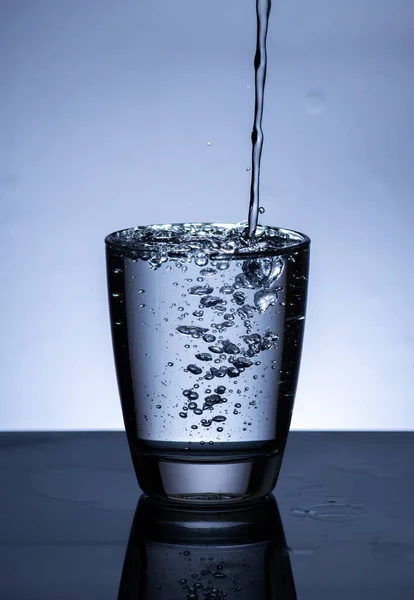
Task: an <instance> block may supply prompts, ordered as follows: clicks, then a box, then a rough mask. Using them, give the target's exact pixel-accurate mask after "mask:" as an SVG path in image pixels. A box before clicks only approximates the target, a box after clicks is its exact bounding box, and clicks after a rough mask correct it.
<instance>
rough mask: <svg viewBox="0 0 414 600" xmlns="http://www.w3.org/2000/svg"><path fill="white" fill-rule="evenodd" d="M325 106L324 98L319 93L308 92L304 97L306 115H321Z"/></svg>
mask: <svg viewBox="0 0 414 600" xmlns="http://www.w3.org/2000/svg"><path fill="white" fill-rule="evenodd" d="M324 105H325V97H324V96H323V94H321V93H319V92H309V93H308V94H307V96H306V103H305V108H306V112H307V113H308V115H312V116H316V115H319V114H321V112H322V111H323V109H324Z"/></svg>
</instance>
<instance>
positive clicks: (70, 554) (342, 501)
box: [0, 432, 414, 600]
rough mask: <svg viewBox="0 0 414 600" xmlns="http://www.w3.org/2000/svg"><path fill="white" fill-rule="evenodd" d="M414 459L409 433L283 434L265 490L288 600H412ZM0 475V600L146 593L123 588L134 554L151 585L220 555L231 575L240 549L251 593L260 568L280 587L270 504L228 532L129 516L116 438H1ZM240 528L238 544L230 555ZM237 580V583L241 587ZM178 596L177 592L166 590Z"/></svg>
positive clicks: (128, 490)
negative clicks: (292, 596)
mask: <svg viewBox="0 0 414 600" xmlns="http://www.w3.org/2000/svg"><path fill="white" fill-rule="evenodd" d="M413 455H414V434H412V433H305V432H292V433H291V434H290V436H289V440H288V445H287V449H286V455H285V459H284V463H283V466H282V470H281V474H280V478H279V481H278V484H277V487H276V490H275V496H276V498H277V504H278V507H279V510H280V515H281V521H282V523H283V528H284V532H285V537H286V541H287V545H288V547H289V552H288V556H289V558H290V563H291V568H292V572H293V579H294V585H295V588H296V594H297V598H298V600H314V599H316V600H332V598H335V600H349V598H352V600H365V599H367V600H369V599H372V598H373V599H375V600H389V599H390V598H392V599H394V598H395V600H412V599H413V598H414V510H413V506H414V477H413V466H412V460H413V459H412V457H413ZM0 481H1V494H0V598H1V600H3V599H5V600H95V599H96V600H116V599H117V597H118V594H119V592H120V590H121V592H122V593H123V594H127V595H126V597H127V598H128V597H131V598H136V599H139V600H146V597H145V595H144V596H143V595H142V593H144V592H142V593H141V595H140V594H139V593H138V592H137V594H138V595H137V594H136V595H135V596H134V595H133V594H134V593H135V591H136V590H137V589H138V588H137V586H139V585H141V583H140V577H141V581H142V574H143V568H144V565H143V563H142V562H141V563H140V562H139V561H140V560H141V558H140V557H141V556H145V552H146V554H147V556H150V554H151V552H152V554H151V561H149V560H147V565H146V567H145V568H146V570H147V573H148V574H149V575H150V574H151V573H153V582H154V583H155V581H156V574H157V572H158V571H159V575H160V578H159V581H161V583H156V584H155V587H156V586H157V585H162V583H163V582H164V584H167V583H168V581H169V577H170V576H171V579H172V584H171V585H175V579H176V578H177V577H180V578H181V574H182V573H183V575H182V578H187V579H188V574H190V578H191V575H192V574H198V576H199V575H201V571H200V566H201V562H204V561H201V558H202V557H204V558H205V559H207V560H208V558H209V557H210V556H212V557H213V561H210V562H212V563H213V566H214V568H215V569H217V567H218V566H219V565H220V564H221V562H220V561H222V560H223V559H224V562H223V568H224V570H225V571H226V572H227V571H228V572H229V573H230V572H232V569H233V566H234V565H235V564H240V560H239V558H240V557H241V562H243V560H242V559H243V556H244V557H245V558H247V556H249V557H251V558H250V560H251V563H247V564H252V565H253V566H254V571H255V573H256V575H255V576H254V577H252V579H255V580H256V587H255V589H254V591H253V592H252V593H251V595H250V596H246V597H249V598H251V599H252V600H258V599H259V598H260V594H262V597H265V598H266V595H265V596H263V594H266V593H267V590H266V587H265V586H266V581H269V579H268V575H269V574H270V575H274V582H276V584H278V582H289V581H290V582H291V581H292V580H291V579H290V576H289V568H288V562H287V561H285V560H284V558H283V557H284V554H283V550H282V549H283V546H284V543H285V542H284V539H283V530H282V528H281V525H280V522H279V521H278V518H277V510H276V512H275V506H273V508H272V507H270V508H269V507H268V508H266V507H263V506H262V507H261V508H260V507H256V509H257V511H258V512H256V514H255V515H254V514H253V513H251V514H250V515H248V514H245V515H244V517H243V519H240V520H239V521H238V523H242V525H240V526H239V525H234V523H233V525H232V524H231V523H232V521H231V519H232V518H233V517H231V516H229V515H227V517H226V518H225V519H223V518H222V517H220V519H218V518H217V514H214V513H212V514H211V516H210V517H209V518H211V519H212V521H210V523H209V524H208V523H207V525H208V527H205V526H204V525H203V527H202V528H201V529H202V530H203V533H202V534H201V533H200V524H199V518H198V517H197V518H196V519H195V522H194V521H193V525H192V526H190V525H191V518H190V517H189V515H188V514H185V513H184V514H183V516H182V519H181V521H180V520H179V519H177V513H176V512H175V511H174V513H169V514H168V511H167V512H165V511H164V512H163V511H161V512H160V511H158V512H155V513H154V512H152V509H151V510H149V508H148V507H143V510H142V511H138V512H137V514H136V520H135V521H134V514H135V511H136V508H137V502H138V499H139V497H140V495H141V491H140V490H139V489H138V487H137V483H136V478H135V475H134V472H133V469H132V466H131V459H130V455H129V449H128V444H127V441H126V438H125V434H124V433H117V432H107V433H104V432H96V433H90V432H89V433H88V432H82V433H81V432H79V433H20V434H19V433H10V434H8V433H3V434H0ZM256 509H255V510H256ZM266 511H270V512H266ZM266 515H267V516H266ZM272 515H273V516H272ZM233 516H234V515H233ZM226 519H227V520H226ZM229 519H230V520H229ZM265 522H267V523H273V529H272V527H270V526H269V528H268V529H267V528H266V526H265ZM140 523H141V524H140ZM180 523H181V524H180ZM204 523H205V521H204ZM213 523H216V525H215V526H214V527H212V524H213ZM217 523H218V524H219V526H217ZM132 524H134V525H133V528H132V529H131V526H132ZM220 524H221V525H222V526H220ZM177 527H178V529H177ZM240 528H241V529H240ZM209 529H210V530H212V529H214V535H215V536H216V539H215V542H214V543H212V542H213V539H211V535H210V533H211V531H210V533H209ZM184 532H187V533H186V535H189V536H190V537H191V536H192V535H193V538H192V539H189V538H185V537H184ZM220 532H221V533H223V534H224V535H223V536H222V535H221V533H220ZM242 532H244V533H243V535H244V534H245V535H246V540H247V542H248V544H249V546H248V548H247V549H246V551H245V552H244V554H243V552H240V553H239V554H237V552H236V550H238V549H239V550H240V549H241V546H242V545H240V544H239V542H240V538H238V537H237V536H239V535H241V533H242ZM130 534H131V535H130ZM178 534H179V535H178ZM253 535H255V536H257V537H256V538H255V541H253V540H252V537H251V536H253ZM194 536H195V538H196V540H194ZM209 536H210V539H208V538H209ZM249 536H250V537H249ZM235 538H236V539H235ZM128 540H130V544H129V549H128V553H127V547H128ZM174 540H175V541H174ZM226 540H227V542H228V544H227V546H228V547H229V552H230V550H231V548H233V550H234V552H233V554H232V555H229V554H226V551H225V550H224V548H225V547H226V544H225V542H226ZM260 544H263V547H264V546H265V547H266V548H271V551H269V552H268V556H265V554H266V553H265V552H263V550H262V549H259V548H260ZM168 545H172V546H173V547H174V549H173V551H172V553H171V554H170V555H169V556H167V555H165V552H168V551H169V550H168V548H167V546H168ZM184 546H185V547H186V548H187V550H185V549H184ZM139 548H141V549H139ZM143 548H144V550H145V548H146V550H145V552H142V549H143ZM149 548H151V549H150V551H149V553H150V554H148V549H149ZM201 549H202V551H203V554H201ZM235 549H236V550H235ZM181 551H183V554H182V555H180V554H179V552H181ZM185 551H190V553H191V554H190V555H189V556H187V557H186V560H187V562H186V561H185V560H184V552H185ZM204 552H205V555H204ZM190 558H191V562H190V560H189V559H190ZM125 559H127V560H126V561H125ZM169 561H170V562H169ZM226 561H227V562H226ZM237 561H239V563H237ZM124 562H125V569H124ZM168 565H169V566H168ZM253 566H252V570H253ZM169 568H172V571H169V570H168V569H169ZM190 568H192V569H193V570H192V571H191V570H190ZM240 568H241V567H240ZM163 569H164V571H163ZM165 569H167V570H165ZM214 572H219V571H217V570H215V571H214ZM122 573H123V576H122V582H121V575H122ZM242 574H243V573H242ZM186 575H187V576H186ZM235 578H236V577H235ZM192 579H195V581H196V582H197V579H196V578H192ZM214 580H217V581H220V578H214ZM212 581H213V579H212ZM202 582H203V581H202ZM207 582H208V580H207ZM226 583H227V582H226ZM208 585H210V584H208ZM249 585H253V584H249V580H247V584H246V583H245V580H243V586H242V587H243V590H245V589H248V586H249ZM134 586H135V587H134ZM245 586H247V588H246V587H245ZM216 587H217V589H219V585H216ZM166 589H168V587H167V588H166ZM277 589H278V588H276V590H277ZM288 589H290V588H288ZM157 591H159V590H157ZM221 591H223V590H221ZM188 593H189V592H188V591H187V590H186V589H185V588H181V586H180V588H179V590H178V591H177V592H175V591H174V593H173V592H171V594H170V595H169V596H167V597H168V600H182V599H185V600H187V598H186V596H187V595H188ZM227 593H230V592H229V591H227ZM231 593H233V592H231ZM280 593H281V592H280V590H278V591H276V592H274V595H273V596H271V595H270V596H268V597H270V598H273V597H274V598H276V599H278V598H279V597H280ZM286 593H288V592H286ZM128 594H129V596H128ZM131 594H132V596H131ZM278 594H279V595H278ZM147 597H151V596H148V594H147ZM236 597H237V596H236ZM239 597H240V598H243V596H239ZM281 597H283V596H281ZM152 598H153V599H154V600H158V599H157V596H156V595H155V592H154V594H153V596H152ZM161 598H163V596H161ZM229 598H231V596H228V597H227V600H229ZM288 598H289V596H288ZM201 600H204V598H203V596H202V595H201ZM220 600H221V599H220Z"/></svg>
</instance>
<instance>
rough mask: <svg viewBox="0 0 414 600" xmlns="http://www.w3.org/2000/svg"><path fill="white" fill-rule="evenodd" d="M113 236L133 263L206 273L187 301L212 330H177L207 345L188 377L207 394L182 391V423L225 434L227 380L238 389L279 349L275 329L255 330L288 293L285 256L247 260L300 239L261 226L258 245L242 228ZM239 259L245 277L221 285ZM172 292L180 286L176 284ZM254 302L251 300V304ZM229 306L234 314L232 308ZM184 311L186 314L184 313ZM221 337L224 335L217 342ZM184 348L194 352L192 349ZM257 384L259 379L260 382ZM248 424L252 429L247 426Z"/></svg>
mask: <svg viewBox="0 0 414 600" xmlns="http://www.w3.org/2000/svg"><path fill="white" fill-rule="evenodd" d="M114 235H117V236H118V238H119V239H118V240H117V244H119V241H123V242H124V243H125V244H126V245H127V246H128V248H129V250H131V248H132V249H133V250H134V251H135V252H136V253H137V254H136V255H135V258H134V260H137V259H138V258H139V259H141V260H145V261H147V262H148V265H149V266H150V268H151V269H154V270H155V269H159V268H161V267H162V266H163V265H164V263H168V264H167V265H165V267H164V268H166V269H167V270H168V271H171V270H172V268H173V267H172V266H171V262H170V261H172V262H173V264H175V268H178V269H180V270H181V271H182V272H185V271H186V270H187V268H188V267H187V265H188V263H190V262H193V263H194V264H195V265H196V266H197V267H199V268H200V271H199V273H200V277H198V278H197V284H196V285H193V284H191V285H189V286H188V288H187V290H186V291H187V294H186V297H187V298H188V299H190V298H193V299H194V300H196V301H197V302H198V306H197V307H196V308H195V310H194V311H193V312H192V315H193V316H194V317H196V318H197V319H198V320H199V321H202V322H204V321H208V322H209V325H210V326H209V327H202V326H198V325H194V324H193V322H192V323H187V324H185V323H184V324H182V325H179V326H177V327H176V333H177V334H178V335H180V336H182V337H183V338H185V339H188V338H190V339H193V340H197V345H198V344H199V343H202V344H204V347H203V348H201V350H200V348H199V347H198V349H197V350H198V351H197V352H196V353H195V355H194V361H193V362H191V363H189V364H188V365H187V366H186V368H185V371H186V372H188V373H190V374H191V375H195V376H199V377H198V381H201V380H204V381H205V382H207V387H206V389H205V390H204V394H205V395H204V397H203V398H200V393H201V392H200V391H198V390H199V387H200V386H199V384H198V383H195V384H194V385H193V387H192V388H189V389H184V390H182V395H183V396H184V403H183V406H182V407H181V409H180V412H179V417H181V418H182V419H187V417H188V414H189V413H190V412H192V413H193V415H196V416H197V417H199V419H198V421H197V422H198V424H195V423H194V424H192V425H191V429H193V430H196V429H199V428H210V427H212V426H214V427H216V430H217V431H218V432H222V431H223V426H224V425H225V422H226V420H227V417H226V416H225V415H224V414H221V410H220V409H221V407H222V405H225V404H226V403H227V401H228V399H227V397H226V392H227V387H226V385H223V384H222V383H224V380H225V379H226V380H233V381H234V382H236V380H237V378H238V377H239V376H241V375H242V374H243V373H244V372H245V371H246V369H251V368H252V367H253V366H254V365H260V364H261V363H260V361H258V360H257V358H258V357H259V355H260V353H261V352H263V351H266V350H270V349H272V348H276V347H277V342H278V339H279V335H278V333H277V332H274V331H271V330H270V329H268V330H267V331H265V332H264V333H262V334H260V333H258V332H257V321H254V322H253V323H252V320H256V319H257V318H258V316H260V315H262V314H263V313H265V312H266V311H267V310H268V308H269V307H270V306H273V305H275V304H276V303H277V302H278V299H279V293H280V292H281V290H282V289H283V288H282V286H280V285H278V282H279V281H280V278H281V275H282V273H283V270H284V264H285V263H284V261H283V259H282V258H281V257H280V256H279V255H276V256H266V255H264V256H259V257H257V256H256V257H249V256H248V253H249V252H256V253H257V251H260V250H262V251H263V250H266V251H268V252H269V251H272V250H273V251H274V250H275V249H276V248H277V249H279V250H280V248H281V247H282V248H286V247H289V246H292V245H294V244H297V240H295V239H293V238H292V237H291V236H290V235H288V234H285V233H284V232H283V230H280V229H275V228H270V227H262V226H259V227H258V229H257V232H256V236H255V237H254V238H249V237H246V235H245V225H244V224H243V223H240V224H238V225H234V226H231V225H214V224H194V223H192V224H179V225H159V226H150V227H137V228H134V229H129V230H125V231H123V232H118V234H114ZM239 254H240V259H241V260H240V261H239V262H236V264H237V266H238V267H240V272H238V273H237V274H236V275H235V276H233V280H232V281H227V282H226V283H225V284H220V283H219V284H218V285H217V284H216V283H215V282H216V281H217V275H218V274H219V273H220V272H223V273H224V272H225V271H227V269H228V268H229V266H230V260H231V259H232V258H233V260H234V255H237V258H238V255H239ZM214 276H216V277H214ZM188 281H192V280H188ZM174 285H178V283H177V282H174ZM248 296H250V297H251V298H252V300H250V303H249V301H248V299H247V297H248ZM229 302H230V303H231V304H232V305H233V307H229V306H228V305H229ZM173 306H174V305H173ZM179 310H182V311H183V310H184V309H183V308H182V307H179ZM188 316H189V313H181V315H180V318H179V321H183V319H186V318H187V317H188ZM239 319H240V320H241V322H242V323H243V326H244V328H245V333H244V334H243V335H239V336H237V337H238V339H237V340H231V339H230V335H229V334H230V333H231V329H232V328H233V327H234V326H235V324H236V322H237V320H239ZM164 320H168V319H164ZM193 321H194V319H193ZM203 324H204V323H203ZM253 328H255V330H254V331H253ZM215 334H223V335H219V336H218V337H217V335H215ZM185 347H186V348H188V347H189V346H188V344H186V346H185ZM168 366H173V363H168ZM254 378H255V379H257V375H254ZM215 379H218V380H222V381H221V383H219V382H217V384H214V385H213V384H210V386H209V385H208V382H212V380H215ZM247 390H248V388H246V391H247ZM226 412H227V411H226ZM233 414H238V410H236V409H235V410H234V411H233ZM245 425H251V423H247V422H246V423H245Z"/></svg>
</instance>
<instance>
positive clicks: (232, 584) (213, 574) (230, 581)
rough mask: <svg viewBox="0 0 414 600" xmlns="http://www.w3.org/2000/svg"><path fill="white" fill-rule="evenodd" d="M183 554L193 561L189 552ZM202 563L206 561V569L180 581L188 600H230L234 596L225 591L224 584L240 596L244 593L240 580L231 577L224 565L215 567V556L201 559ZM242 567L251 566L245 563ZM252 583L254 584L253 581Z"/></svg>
mask: <svg viewBox="0 0 414 600" xmlns="http://www.w3.org/2000/svg"><path fill="white" fill-rule="evenodd" d="M183 554H184V556H185V557H186V558H188V559H189V560H191V559H190V558H189V557H190V554H191V553H190V551H189V550H186V551H185V552H183ZM200 561H205V565H204V568H201V570H200V571H199V572H198V573H192V574H191V577H189V578H187V577H185V578H182V579H180V580H179V581H178V583H179V585H180V586H181V588H182V590H183V592H184V594H185V596H184V598H185V599H186V600H229V598H230V596H231V595H232V594H230V595H229V594H228V592H227V591H225V590H224V589H223V584H224V586H225V587H226V589H227V590H228V591H230V592H236V594H239V593H240V592H241V591H242V588H241V585H240V581H239V579H238V578H235V577H232V576H231V575H230V576H229V574H227V573H226V570H225V568H224V565H223V564H220V563H219V564H216V565H214V563H213V561H214V557H213V556H210V557H209V558H208V559H205V558H203V557H201V559H200ZM242 566H244V567H246V568H250V565H248V564H246V563H245V562H244V561H243V565H242ZM251 583H254V582H253V580H252V581H251Z"/></svg>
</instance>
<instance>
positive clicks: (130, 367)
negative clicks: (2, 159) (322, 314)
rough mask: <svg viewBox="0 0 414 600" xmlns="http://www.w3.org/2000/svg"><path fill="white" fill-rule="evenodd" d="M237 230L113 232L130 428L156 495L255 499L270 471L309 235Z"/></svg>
mask: <svg viewBox="0 0 414 600" xmlns="http://www.w3.org/2000/svg"><path fill="white" fill-rule="evenodd" d="M240 231H241V229H240V227H239V226H238V225H234V224H214V223H188V224H168V225H152V226H147V227H136V228H132V229H125V230H122V231H118V232H115V233H113V234H110V235H108V236H107V237H106V239H105V241H106V251H107V276H108V291H109V306H110V319H111V328H112V339H113V349H114V356H115V365H116V372H117V378H118V386H119V392H120V398H121V404H122V411H123V418H124V423H125V429H126V434H127V438H128V443H129V448H130V451H131V456H132V461H133V465H134V468H135V472H136V475H137V478H138V482H139V485H140V487H141V489H142V490H143V491H144V492H145V493H147V494H149V495H150V496H152V497H154V498H155V499H156V500H158V501H159V502H163V501H168V502H176V503H181V504H185V503H187V504H203V505H211V506H213V507H214V506H217V505H220V504H223V503H230V504H241V503H249V502H254V501H257V500H258V499H260V498H262V497H264V496H266V495H267V494H269V493H270V492H271V490H272V489H273V488H274V486H275V484H276V480H277V477H278V473H279V470H280V466H281V462H282V458H283V453H284V449H285V445H286V440H287V436H288V432H289V427H290V421H291V416H292V409H293V403H294V397H295V392H296V386H297V380H298V372H299V364H300V357H301V350H302V339H303V331H304V323H305V308H306V296H307V282H308V270H309V244H310V240H309V238H308V237H307V236H306V235H303V234H301V233H298V232H294V231H291V230H287V229H281V228H277V227H266V228H260V229H259V230H258V233H257V238H256V239H255V241H254V243H250V242H249V241H246V242H245V243H244V242H243V243H240V240H241V239H243V238H242V237H241V234H240V233H239V234H238V237H237V236H236V237H234V236H235V235H236V233H237V232H240ZM213 234H214V235H216V238H217V235H221V236H222V238H223V239H222V240H219V242H217V239H216V238H214V235H213ZM235 239H236V241H237V243H236V242H235V241H234V240H235ZM211 240H213V241H211Z"/></svg>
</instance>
